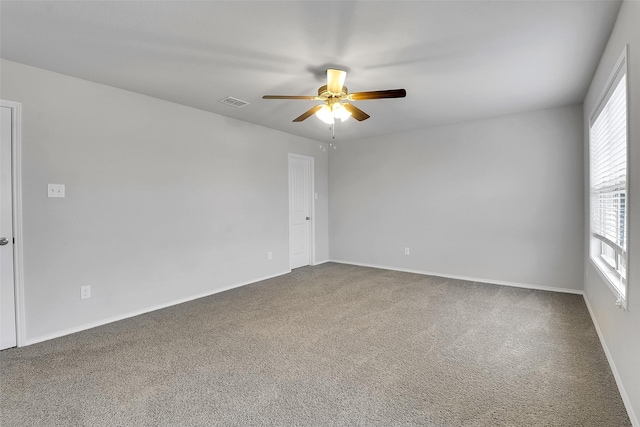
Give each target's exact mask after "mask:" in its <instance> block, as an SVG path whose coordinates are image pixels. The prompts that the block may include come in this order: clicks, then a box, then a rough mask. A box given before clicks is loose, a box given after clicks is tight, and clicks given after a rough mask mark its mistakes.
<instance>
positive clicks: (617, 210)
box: [589, 53, 629, 308]
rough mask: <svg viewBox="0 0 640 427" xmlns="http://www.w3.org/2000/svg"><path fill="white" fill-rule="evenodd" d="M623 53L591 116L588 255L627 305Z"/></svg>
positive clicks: (619, 302) (625, 133) (626, 148)
mask: <svg viewBox="0 0 640 427" xmlns="http://www.w3.org/2000/svg"><path fill="white" fill-rule="evenodd" d="M626 62H627V61H626V54H625V53H623V55H622V57H621V58H620V60H619V61H618V64H617V66H616V69H615V71H614V73H613V75H612V77H611V78H610V79H609V85H608V87H607V90H606V92H605V95H604V96H603V98H602V101H601V102H600V104H599V105H598V107H597V108H596V111H595V112H594V114H593V115H592V117H591V120H590V123H589V124H590V126H589V160H590V167H589V171H590V178H591V239H590V240H591V244H590V250H591V260H592V261H593V262H594V263H595V265H596V266H597V267H598V269H599V270H600V271H601V273H603V275H604V277H605V279H606V282H607V284H608V285H609V287H610V288H611V289H612V291H613V292H614V293H615V294H616V296H617V297H618V301H617V305H619V306H622V307H624V308H626V304H627V246H628V245H627V242H628V240H629V236H628V227H627V194H628V187H627V182H628V181H627V176H628V173H627V156H628V154H627V153H628V142H627V140H628V138H627V133H628V132H627V129H628V127H627V73H626V69H627V67H626Z"/></svg>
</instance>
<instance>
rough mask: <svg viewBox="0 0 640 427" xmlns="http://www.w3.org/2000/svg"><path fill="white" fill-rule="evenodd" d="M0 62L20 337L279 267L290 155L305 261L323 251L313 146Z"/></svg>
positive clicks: (321, 158) (285, 264) (318, 165)
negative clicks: (15, 154) (19, 265)
mask: <svg viewBox="0 0 640 427" xmlns="http://www.w3.org/2000/svg"><path fill="white" fill-rule="evenodd" d="M0 66H1V80H0V98H3V99H9V100H12V101H18V102H21V103H22V106H23V117H22V173H23V212H24V214H23V221H24V287H25V302H26V335H27V340H28V341H31V342H33V341H37V340H40V339H42V338H46V337H50V336H52V335H57V334H60V333H65V332H70V331H72V330H74V329H77V328H82V327H83V326H85V325H89V324H92V323H94V322H101V321H104V320H107V319H113V318H117V317H119V316H123V315H127V314H130V313H134V312H136V311H140V310H145V309H149V308H151V307H154V306H158V305H163V304H167V303H171V302H173V301H176V300H180V299H183V298H189V297H192V296H195V295H199V294H203V293H211V292H214V291H216V290H220V289H224V288H225V287H229V286H232V285H235V284H239V283H243V282H247V281H254V280H256V279H259V278H262V277H267V276H272V275H276V274H280V273H284V272H287V271H288V270H289V258H288V250H289V241H288V190H287V188H288V181H287V179H288V178H287V177H288V172H287V162H288V159H287V153H289V152H293V153H298V154H304V155H308V156H313V157H314V158H315V183H316V191H317V192H318V193H319V199H318V200H317V204H316V208H317V215H316V220H317V229H316V237H317V254H316V255H317V256H316V259H317V260H318V261H322V260H326V259H327V258H328V223H327V218H328V213H327V212H328V208H327V189H328V188H327V187H328V183H327V160H328V159H327V157H328V156H327V153H323V152H322V150H320V149H319V143H318V142H315V141H312V140H309V139H304V138H301V137H297V136H292V135H288V134H285V133H282V132H277V131H273V130H270V129H266V128H263V127H259V126H255V125H251V124H248V123H245V122H241V121H238V120H234V119H229V118H225V117H223V116H219V115H216V114H212V113H208V112H204V111H200V110H196V109H193V108H189V107H185V106H182V105H177V104H173V103H169V102H165V101H161V100H158V99H154V98H150V97H147V96H142V95H139V94H136V93H132V92H127V91H124V90H120V89H115V88H112V87H108V86H104V85H100V84H96V83H92V82H88V81H84V80H79V79H76V78H72V77H68V76H64V75H61V74H56V73H52V72H49V71H45V70H41V69H37V68H33V67H29V66H25V65H21V64H17V63H13V62H9V61H4V60H3V61H2V62H1V63H0ZM245 108H251V106H248V107H245ZM47 183H59V184H65V185H66V193H67V195H66V198H64V199H54V198H47V197H46V187H47ZM267 251H273V260H272V261H267V256H266V255H267ZM82 285H91V290H92V297H91V298H90V299H88V300H82V301H81V300H80V298H79V297H80V286H82Z"/></svg>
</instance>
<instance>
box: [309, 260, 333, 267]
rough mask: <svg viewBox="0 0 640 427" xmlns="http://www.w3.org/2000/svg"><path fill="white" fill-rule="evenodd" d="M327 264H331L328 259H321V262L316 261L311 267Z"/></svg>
mask: <svg viewBox="0 0 640 427" xmlns="http://www.w3.org/2000/svg"><path fill="white" fill-rule="evenodd" d="M328 262H331V261H330V260H329V259H323V260H321V261H316V262H315V263H314V264H313V265H314V266H315V265H320V264H326V263H328Z"/></svg>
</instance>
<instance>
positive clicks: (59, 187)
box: [47, 184, 64, 197]
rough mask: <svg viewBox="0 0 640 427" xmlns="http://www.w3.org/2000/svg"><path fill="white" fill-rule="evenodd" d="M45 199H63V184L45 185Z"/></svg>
mask: <svg viewBox="0 0 640 427" xmlns="http://www.w3.org/2000/svg"><path fill="white" fill-rule="evenodd" d="M47 197H64V184H47Z"/></svg>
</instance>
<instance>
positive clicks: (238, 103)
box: [220, 96, 249, 108]
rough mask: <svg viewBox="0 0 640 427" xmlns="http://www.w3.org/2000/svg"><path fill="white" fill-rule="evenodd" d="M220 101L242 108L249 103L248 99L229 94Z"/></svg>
mask: <svg viewBox="0 0 640 427" xmlns="http://www.w3.org/2000/svg"><path fill="white" fill-rule="evenodd" d="M220 102H222V103H223V104H227V105H231V106H232V107H236V108H242V107H244V106H245V105H248V104H249V103H248V102H247V101H243V100H241V99H237V98H234V97H232V96H227V97H226V98H224V99H221V100H220Z"/></svg>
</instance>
